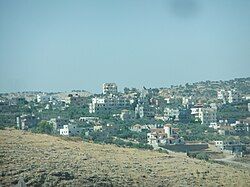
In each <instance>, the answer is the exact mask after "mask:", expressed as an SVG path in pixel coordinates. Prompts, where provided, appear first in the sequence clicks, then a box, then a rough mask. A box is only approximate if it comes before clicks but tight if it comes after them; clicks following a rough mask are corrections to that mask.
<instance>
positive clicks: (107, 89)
mask: <svg viewBox="0 0 250 187" xmlns="http://www.w3.org/2000/svg"><path fill="white" fill-rule="evenodd" d="M117 92H118V89H117V85H116V84H115V83H104V84H103V85H102V93H103V94H104V95H106V94H117Z"/></svg>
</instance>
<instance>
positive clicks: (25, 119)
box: [16, 115, 39, 130]
mask: <svg viewBox="0 0 250 187" xmlns="http://www.w3.org/2000/svg"><path fill="white" fill-rule="evenodd" d="M38 121H39V120H38V119H37V117H35V115H21V116H19V117H17V118H16V122H17V128H18V129H21V130H28V129H29V128H32V127H34V126H35V125H37V123H38Z"/></svg>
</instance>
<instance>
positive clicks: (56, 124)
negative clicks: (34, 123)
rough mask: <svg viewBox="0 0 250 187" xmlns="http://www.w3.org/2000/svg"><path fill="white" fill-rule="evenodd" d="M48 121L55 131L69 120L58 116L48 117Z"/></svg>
mask: <svg viewBox="0 0 250 187" xmlns="http://www.w3.org/2000/svg"><path fill="white" fill-rule="evenodd" d="M49 123H51V124H52V125H53V128H54V130H55V131H60V129H62V128H63V125H66V124H68V123H69V120H68V119H64V118H61V117H60V116H58V117H57V118H52V119H50V120H49Z"/></svg>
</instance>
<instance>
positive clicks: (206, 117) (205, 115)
mask: <svg viewBox="0 0 250 187" xmlns="http://www.w3.org/2000/svg"><path fill="white" fill-rule="evenodd" d="M191 114H192V115H193V116H194V117H195V119H196V120H198V119H200V121H201V124H206V125H210V124H211V123H216V122H217V115H216V114H217V110H216V109H214V108H204V107H203V106H202V105H196V106H194V107H192V108H191Z"/></svg>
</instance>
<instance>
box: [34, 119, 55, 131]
mask: <svg viewBox="0 0 250 187" xmlns="http://www.w3.org/2000/svg"><path fill="white" fill-rule="evenodd" d="M31 131H32V132H34V133H42V134H53V125H52V124H51V123H49V122H47V121H40V122H39V123H38V124H37V126H36V127H34V128H33V129H31Z"/></svg>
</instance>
